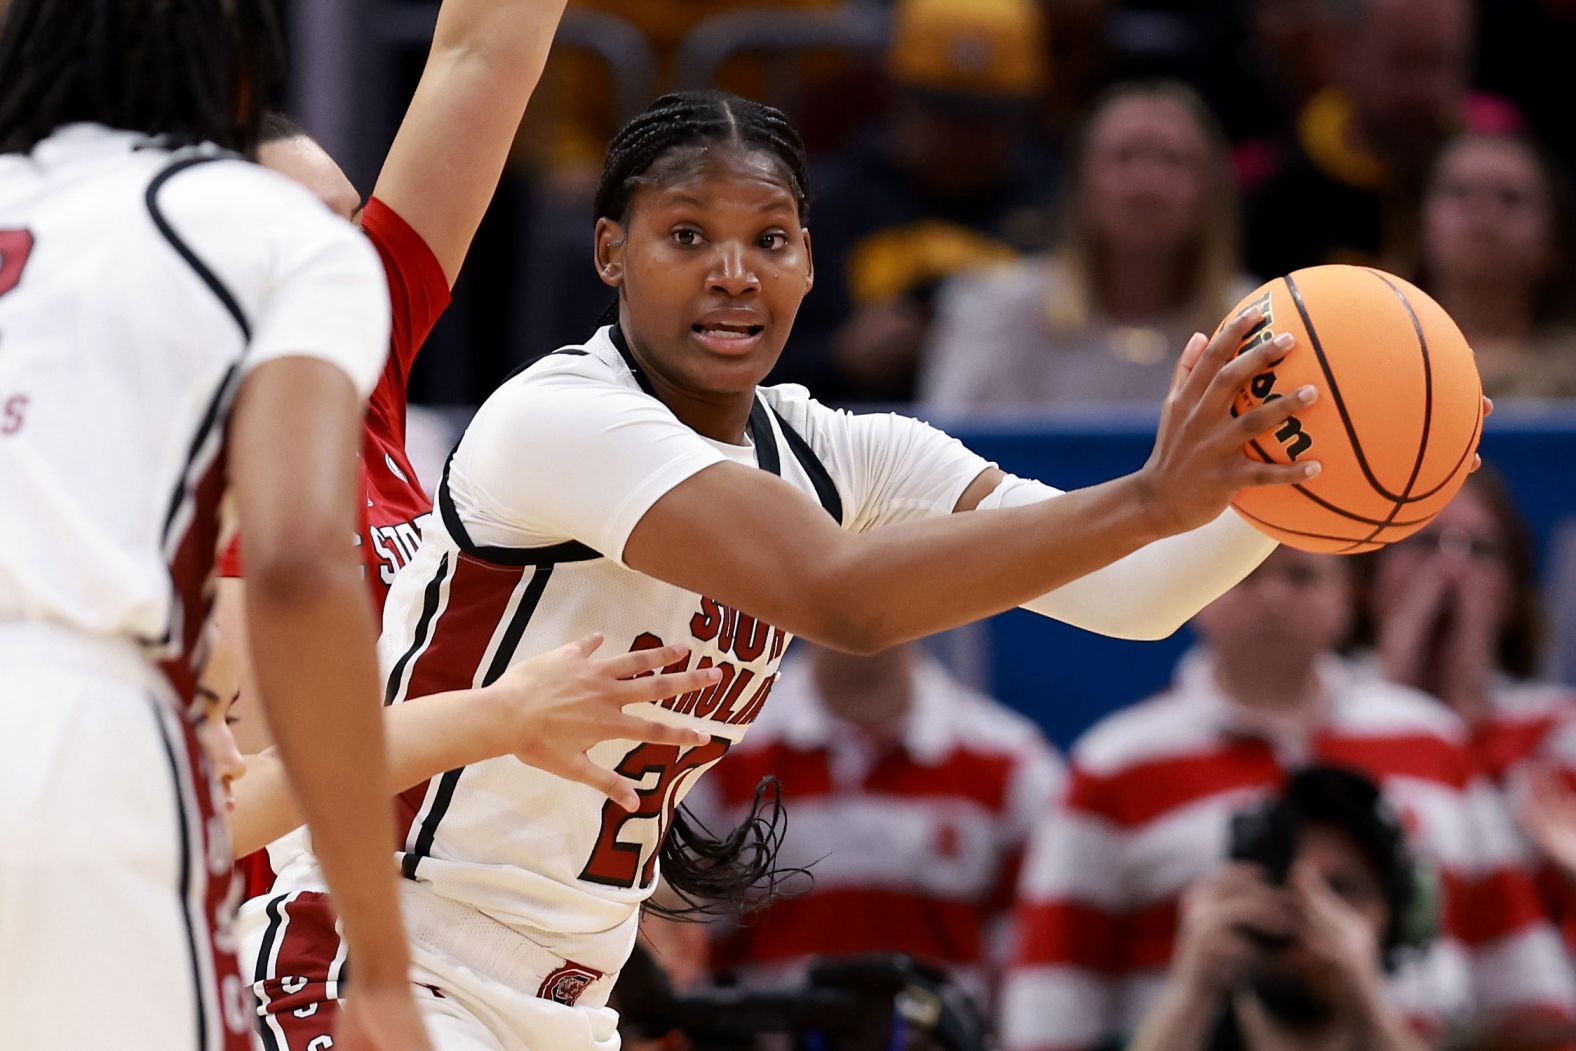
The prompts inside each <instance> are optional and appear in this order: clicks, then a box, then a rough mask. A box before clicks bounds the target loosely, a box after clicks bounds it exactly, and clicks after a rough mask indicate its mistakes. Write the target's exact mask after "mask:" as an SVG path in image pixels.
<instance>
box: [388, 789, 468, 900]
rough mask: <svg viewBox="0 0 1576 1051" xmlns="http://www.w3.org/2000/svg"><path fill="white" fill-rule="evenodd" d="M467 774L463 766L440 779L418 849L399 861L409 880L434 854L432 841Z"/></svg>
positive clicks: (417, 844)
mask: <svg viewBox="0 0 1576 1051" xmlns="http://www.w3.org/2000/svg"><path fill="white" fill-rule="evenodd" d="M464 772H465V768H464V767H463V766H462V767H460V768H459V769H458V770H450V771H449V772H448V773H446V774H444V775H443V776H442V777H440V778H439V779H438V791H437V793H436V794H435V795H434V796H433V797H432V809H431V810H429V811H427V817H426V819H425V820H423V821H422V823H421V834H420V835H418V836H417V837H416V848H415V849H414V850H408V851H406V852H405V853H404V855H403V856H401V857H400V859H399V872H400V875H401V876H404V877H405V878H406V879H408V880H414V879H415V878H416V866H418V865H420V864H421V859H422V858H424V857H426V856H427V855H429V854H431V853H432V841H433V840H434V839H436V838H437V837H438V825H439V824H440V823H442V821H443V818H444V815H446V814H447V813H448V812H449V804H450V803H451V802H453V801H454V790H455V788H457V787H458V786H459V783H460V775H461V774H462V773H464Z"/></svg>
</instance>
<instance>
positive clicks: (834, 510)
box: [772, 409, 843, 525]
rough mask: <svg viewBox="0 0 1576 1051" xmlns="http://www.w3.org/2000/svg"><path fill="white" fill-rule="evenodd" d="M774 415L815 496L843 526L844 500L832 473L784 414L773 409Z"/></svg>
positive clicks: (827, 511)
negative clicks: (784, 417)
mask: <svg viewBox="0 0 1576 1051" xmlns="http://www.w3.org/2000/svg"><path fill="white" fill-rule="evenodd" d="M772 415H773V416H776V417H777V425H778V426H779V427H781V428H782V431H783V438H784V440H786V441H787V442H788V448H789V449H790V450H792V451H793V455H794V459H796V460H798V461H799V466H800V467H803V468H804V473H805V474H807V475H809V476H810V484H811V485H813V486H815V495H816V496H817V497H819V498H820V500H821V506H822V507H824V508H826V513H827V514H829V515H831V516H832V519H833V521H835V522H836V523H837V524H838V525H842V524H843V498H842V496H840V495H839V494H838V492H837V483H836V482H834V481H833V480H832V473H831V472H830V471H828V470H827V469H826V465H825V464H823V463H822V462H821V459H820V457H818V456H816V455H815V450H814V449H812V448H810V443H809V442H807V441H805V440H804V438H803V437H801V436H800V434H799V432H798V431H796V430H794V429H793V428H792V427H790V426H789V425H788V421H787V420H785V419H783V414H782V413H780V412H778V411H777V410H776V409H773V410H772Z"/></svg>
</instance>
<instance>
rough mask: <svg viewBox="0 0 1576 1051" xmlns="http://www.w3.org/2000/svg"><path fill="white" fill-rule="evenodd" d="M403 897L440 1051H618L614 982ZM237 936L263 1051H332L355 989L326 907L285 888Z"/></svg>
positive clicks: (495, 926)
mask: <svg viewBox="0 0 1576 1051" xmlns="http://www.w3.org/2000/svg"><path fill="white" fill-rule="evenodd" d="M401 891H402V898H403V904H404V911H405V918H406V923H407V925H408V927H409V931H410V935H411V983H412V985H413V986H414V992H415V994H416V1006H417V1007H418V1008H419V1010H420V1011H421V1014H422V1017H423V1018H424V1019H425V1020H426V1023H427V1030H428V1032H429V1033H430V1034H431V1036H432V1042H433V1047H434V1048H435V1049H436V1051H618V1046H619V1039H618V1014H617V1012H615V1011H613V1010H612V1009H611V1008H609V1007H607V1006H605V1005H606V1001H607V992H608V989H609V988H610V987H611V986H612V983H613V978H614V977H616V976H612V975H608V976H598V977H596V978H593V977H592V974H594V972H585V973H578V972H577V971H576V968H575V966H574V965H573V964H571V963H569V962H568V961H564V960H561V959H556V958H554V957H552V956H551V955H550V954H549V953H547V951H546V950H543V949H540V948H539V947H537V946H535V945H534V943H532V942H530V941H529V940H527V939H525V938H524V937H523V936H521V935H519V934H517V933H515V932H514V931H513V930H511V929H509V928H508V927H505V926H504V925H503V924H500V923H498V922H496V921H494V920H492V919H489V918H488V917H486V916H483V915H482V914H481V913H479V912H477V911H476V910H474V909H471V908H469V907H468V906H465V905H460V904H457V903H455V902H451V901H448V900H446V899H443V898H440V897H438V896H437V895H436V894H433V893H432V892H431V891H430V890H428V889H427V888H426V887H424V886H422V885H420V884H418V883H411V882H402V883H401ZM238 932H239V937H240V943H241V959H242V961H243V965H244V966H245V967H247V968H248V969H249V970H250V971H251V975H250V976H251V977H252V978H253V979H254V985H253V990H254V991H255V992H256V994H257V998H258V1001H259V1004H260V1006H259V1008H258V1011H259V1013H260V1015H261V1025H260V1031H261V1035H262V1045H263V1048H264V1051H323V1049H326V1048H328V1047H330V1046H331V1045H330V1044H329V1043H327V1042H326V1041H325V1038H326V1037H327V1036H328V1035H329V1034H330V1033H332V1032H333V1028H334V1025H335V1024H336V1023H337V1021H338V1018H339V1007H340V1004H341V1002H342V1001H343V1000H344V999H345V998H348V997H350V996H354V995H355V990H354V983H353V979H352V978H351V976H350V971H351V970H352V969H353V968H352V967H351V966H350V964H349V961H347V960H346V958H345V949H344V943H343V942H341V941H340V938H339V932H338V929H337V923H336V920H335V918H334V913H333V910H332V908H330V906H329V903H328V899H327V897H326V896H325V895H324V894H322V893H321V892H319V891H314V890H287V889H286V888H285V887H282V886H281V887H279V888H276V893H274V894H271V895H269V896H267V897H262V898H253V899H252V900H251V901H248V902H247V903H246V904H245V905H243V906H242V907H241V919H240V924H239V927H238ZM555 997H556V999H555ZM565 999H567V1000H569V1001H570V1002H569V1003H564V1002H559V1001H562V1000H565Z"/></svg>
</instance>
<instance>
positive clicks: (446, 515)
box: [438, 445, 602, 566]
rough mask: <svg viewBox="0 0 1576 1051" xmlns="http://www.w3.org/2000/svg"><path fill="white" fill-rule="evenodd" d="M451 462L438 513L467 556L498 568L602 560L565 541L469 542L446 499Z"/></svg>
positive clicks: (575, 542)
mask: <svg viewBox="0 0 1576 1051" xmlns="http://www.w3.org/2000/svg"><path fill="white" fill-rule="evenodd" d="M454 450H455V452H458V451H459V446H457V445H456V446H455V447H454ZM453 462H454V453H453V452H451V453H449V458H448V459H447V460H445V461H444V464H443V478H442V479H441V480H440V481H439V482H438V513H439V514H441V515H443V525H444V528H446V529H447V530H448V531H449V536H451V537H453V538H454V543H455V544H456V545H457V546H458V547H459V549H460V550H461V551H463V552H465V553H466V554H467V555H470V556H471V557H473V558H479V559H481V560H482V561H484V562H491V563H493V564H494V565H499V566H545V565H552V564H555V563H558V562H594V561H596V560H597V559H599V558H601V557H602V553H601V552H600V551H598V550H597V549H596V548H594V547H590V546H588V545H586V544H582V543H581V542H580V541H578V540H566V541H564V542H563V543H562V544H549V545H548V546H546V547H483V546H481V545H479V544H477V543H476V542H475V541H473V540H472V539H471V534H470V532H469V531H467V530H466V528H465V523H464V522H462V521H461V520H460V511H459V508H457V507H455V506H454V497H453V496H451V495H449V465H450V464H451V463H453Z"/></svg>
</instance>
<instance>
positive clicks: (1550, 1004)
mask: <svg viewBox="0 0 1576 1051" xmlns="http://www.w3.org/2000/svg"><path fill="white" fill-rule="evenodd" d="M1353 570H1354V567H1353V565H1352V561H1351V560H1350V559H1342V558H1335V557H1331V556H1328V555H1315V554H1309V553H1307V552H1303V551H1296V550H1293V549H1290V548H1284V547H1283V548H1280V549H1278V550H1276V551H1275V552H1274V553H1273V554H1272V555H1271V556H1270V557H1269V558H1268V559H1267V560H1266V561H1265V562H1264V564H1263V565H1262V566H1260V567H1259V569H1257V570H1256V571H1255V572H1254V573H1253V574H1251V575H1250V576H1249V577H1248V578H1247V579H1246V580H1245V581H1243V583H1242V584H1240V585H1238V586H1237V587H1236V588H1234V589H1233V590H1232V591H1230V592H1228V593H1227V594H1226V595H1224V596H1223V597H1222V598H1220V599H1219V600H1218V601H1216V602H1215V603H1214V604H1212V605H1211V606H1209V607H1208V608H1207V609H1206V610H1204V611H1203V612H1202V613H1200V614H1199V615H1198V616H1197V617H1196V618H1195V619H1194V621H1193V624H1194V627H1195V628H1196V629H1197V632H1198V635H1199V638H1200V641H1201V642H1202V643H1203V645H1202V647H1201V648H1200V649H1199V650H1198V651H1196V652H1194V653H1193V654H1191V655H1189V656H1188V657H1187V658H1186V659H1185V660H1184V661H1183V662H1182V665H1181V666H1180V667H1179V668H1178V669H1177V672H1176V676H1175V680H1174V683H1173V685H1172V686H1171V688H1170V689H1169V690H1167V691H1165V692H1164V693H1162V694H1160V695H1158V696H1156V697H1154V698H1151V699H1149V700H1147V701H1145V702H1143V703H1141V704H1138V705H1134V706H1131V707H1128V708H1126V709H1123V710H1122V711H1119V712H1116V713H1115V714H1113V715H1111V716H1109V717H1107V718H1106V719H1104V720H1102V721H1101V722H1100V723H1099V724H1097V725H1096V726H1095V727H1093V728H1092V729H1091V730H1090V731H1089V732H1088V733H1086V734H1085V735H1084V737H1083V738H1082V739H1081V740H1079V741H1078V742H1077V743H1076V744H1075V745H1074V747H1073V749H1072V752H1071V754H1070V756H1069V764H1068V768H1069V772H1068V789H1067V792H1066V793H1065V795H1064V796H1063V798H1062V800H1061V802H1060V804H1059V805H1058V806H1057V807H1056V808H1054V810H1053V811H1052V812H1050V813H1048V814H1047V815H1046V816H1045V817H1044V818H1043V819H1042V820H1041V821H1040V823H1039V826H1038V828H1037V830H1036V832H1035V834H1034V836H1033V837H1032V838H1031V842H1030V847H1029V853H1028V856H1027V859H1026V861H1025V864H1024V874H1023V878H1022V880H1021V881H1020V884H1019V891H1018V907H1017V913H1016V918H1017V923H1018V928H1019V930H1018V949H1017V953H1016V958H1015V962H1014V964H1013V966H1012V968H1011V969H1010V971H1009V973H1008V977H1007V981H1006V983H1005V988H1004V992H1003V996H1002V1006H1001V1026H1002V1037H1003V1044H1004V1045H1005V1046H1006V1047H1007V1048H1008V1051H1072V1049H1089V1048H1096V1047H1104V1046H1110V1045H1112V1043H1113V1042H1115V1043H1116V1044H1118V1045H1119V1044H1120V1042H1121V1041H1123V1040H1125V1039H1127V1038H1130V1036H1131V1034H1133V1033H1136V1032H1138V1030H1139V1029H1140V1028H1141V1027H1142V1026H1143V1024H1144V1022H1145V1021H1146V1020H1147V1019H1148V1018H1150V1017H1151V1015H1152V1014H1153V1013H1154V1012H1155V1011H1156V1010H1157V1005H1158V1004H1159V1002H1160V1000H1161V997H1162V995H1163V993H1164V990H1166V989H1167V987H1168V985H1169V984H1170V983H1171V981H1172V974H1171V969H1172V967H1173V965H1174V964H1175V963H1176V961H1177V959H1178V955H1179V953H1180V952H1181V949H1182V943H1183V941H1184V935H1186V936H1187V937H1189V938H1192V939H1193V940H1194V941H1195V942H1196V940H1197V936H1198V934H1197V930H1196V927H1197V926H1198V924H1199V923H1202V922H1203V920H1202V919H1199V918H1197V917H1198V915H1199V910H1200V909H1206V908H1207V907H1206V906H1205V905H1204V904H1201V903H1200V902H1199V901H1198V899H1199V898H1200V897H1202V898H1203V899H1204V900H1205V901H1210V900H1213V899H1212V898H1211V897H1210V896H1209V895H1208V893H1207V892H1206V891H1197V892H1196V893H1193V894H1192V897H1191V898H1190V899H1189V900H1190V902H1191V905H1190V906H1189V907H1188V908H1186V909H1185V908H1184V905H1183V901H1184V898H1185V897H1188V895H1189V894H1190V891H1189V888H1191V887H1193V886H1194V884H1195V883H1196V882H1197V881H1198V880H1199V879H1200V878H1202V877H1206V876H1208V875H1209V874H1210V873H1213V872H1215V870H1217V869H1218V868H1219V866H1220V859H1221V857H1222V856H1223V855H1225V854H1226V853H1227V844H1228V841H1229V836H1230V829H1231V823H1232V822H1231V819H1232V815H1233V814H1235V813H1236V812H1238V811H1239V810H1241V809H1242V807H1243V806H1244V805H1245V804H1247V803H1250V802H1252V801H1253V800H1255V799H1261V798H1265V797H1268V796H1271V795H1274V794H1275V793H1276V792H1277V791H1278V789H1279V786H1280V785H1281V784H1282V783H1283V782H1284V781H1285V779H1286V778H1287V776H1288V774H1289V773H1290V772H1292V771H1295V770H1298V769H1301V768H1302V767H1304V766H1307V765H1309V764H1310V763H1324V764H1331V765H1338V766H1342V767H1347V768H1351V769H1356V770H1360V771H1362V772H1363V773H1364V774H1365V775H1366V776H1367V777H1369V778H1371V779H1372V780H1373V782H1374V783H1376V784H1378V785H1380V786H1381V787H1382V788H1383V791H1384V795H1385V798H1386V799H1387V800H1388V801H1389V803H1390V804H1391V805H1393V806H1394V807H1395V808H1396V809H1397V811H1398V812H1400V813H1403V814H1405V815H1406V818H1407V822H1408V824H1407V828H1408V830H1409V832H1410V833H1411V839H1412V841H1413V843H1414V845H1415V847H1416V850H1417V852H1418V854H1419V855H1420V856H1422V857H1424V858H1426V859H1427V860H1428V862H1429V863H1430V865H1432V866H1433V867H1434V868H1435V869H1436V870H1437V871H1438V873H1439V877H1440V880H1439V881H1440V902H1441V909H1440V912H1441V923H1440V930H1439V934H1438V937H1437V938H1435V939H1434V941H1433V943H1432V944H1431V945H1430V946H1429V948H1428V949H1427V950H1424V951H1420V952H1418V953H1415V954H1406V958H1404V959H1401V960H1399V961H1398V964H1399V966H1398V967H1397V970H1396V974H1395V975H1394V976H1393V978H1392V979H1391V980H1388V981H1386V982H1385V983H1384V987H1385V996H1386V999H1387V1000H1388V1001H1389V1002H1390V1003H1391V1004H1392V1005H1394V1008H1395V1009H1396V1010H1398V1011H1399V1012H1401V1013H1402V1014H1403V1016H1404V1017H1405V1018H1406V1019H1407V1020H1408V1022H1409V1023H1413V1024H1417V1025H1420V1026H1422V1027H1424V1029H1425V1030H1426V1031H1427V1032H1428V1033H1429V1034H1430V1035H1433V1034H1439V1033H1443V1032H1446V1031H1450V1032H1452V1033H1455V1032H1458V1031H1470V1032H1473V1033H1477V1032H1481V1033H1483V1034H1484V1035H1485V1039H1498V1038H1499V1037H1500V1036H1503V1035H1506V1034H1518V1033H1521V1032H1524V1031H1526V1030H1527V1029H1528V1028H1529V1027H1535V1026H1537V1027H1541V1026H1545V1025H1552V1026H1554V1027H1559V1026H1564V1025H1568V1024H1569V1023H1570V1021H1571V1019H1572V1017H1573V1013H1576V1012H1573V1009H1576V983H1573V980H1572V972H1571V966H1570V961H1569V959H1568V958H1567V956H1566V954H1565V950H1564V947H1563V946H1562V944H1561V943H1560V939H1559V936H1558V933H1557V932H1556V930H1555V929H1554V927H1553V926H1552V925H1551V923H1550V922H1549V917H1548V915H1547V911H1546V906H1545V905H1544V903H1543V902H1542V901H1541V900H1540V899H1539V896H1538V893H1537V890H1536V888H1535V887H1534V884H1533V880H1532V875H1531V867H1532V858H1531V857H1530V854H1529V852H1528V851H1527V849H1526V847H1525V845H1524V844H1522V843H1521V842H1520V841H1519V839H1518V837H1517V836H1516V833H1515V829H1514V826H1513V824H1512V821H1511V818H1510V814H1509V812H1508V810H1507V808H1506V806H1505V801H1504V800H1503V798H1502V797H1501V796H1500V794H1499V793H1498V791H1497V790H1496V789H1495V788H1494V787H1493V786H1492V784H1491V783H1490V782H1489V781H1488V779H1487V778H1486V777H1484V776H1483V774H1482V773H1481V771H1480V769H1479V767H1478V766H1477V763H1476V762H1475V759H1474V756H1473V753H1472V751H1471V748H1470V731H1469V729H1468V727H1467V726H1466V724H1465V723H1464V722H1463V721H1462V720H1461V719H1460V718H1459V717H1458V716H1457V715H1455V714H1454V713H1452V712H1451V711H1449V710H1448V709H1446V708H1445V706H1443V705H1441V704H1439V703H1438V702H1437V701H1436V700H1434V699H1433V698H1431V697H1429V696H1428V695H1426V694H1423V693H1421V692H1419V691H1417V690H1414V689H1411V688H1408V687H1406V686H1403V685H1400V684H1397V683H1392V682H1388V681H1386V680H1384V679H1383V678H1381V677H1380V676H1377V675H1374V674H1371V673H1368V672H1365V671H1364V670H1362V669H1361V668H1359V667H1357V666H1354V665H1353V664H1352V662H1350V661H1347V660H1344V659H1342V658H1341V657H1340V656H1339V655H1338V654H1337V653H1336V652H1335V650H1336V648H1337V647H1338V646H1339V645H1340V643H1341V642H1342V640H1343V639H1345V638H1346V636H1347V635H1348V633H1349V630H1350V627H1351V623H1352V614H1353V603H1352V598H1353V583H1354V581H1353ZM1294 853H1295V852H1294V851H1292V850H1290V849H1288V850H1287V851H1286V852H1285V853H1284V854H1283V855H1282V856H1292V855H1294ZM1292 869H1293V865H1292V864H1291V863H1290V862H1288V863H1287V864H1286V865H1285V871H1286V872H1287V873H1288V875H1289V874H1290V872H1291V871H1292ZM1222 878H1224V877H1222ZM1289 885H1290V886H1291V887H1293V888H1295V887H1296V885H1297V884H1296V883H1295V882H1292V883H1290V884H1289ZM1228 889H1229V888H1228ZM1220 893H1221V894H1224V891H1221V892H1220ZM1303 893H1304V896H1305V897H1306V896H1307V895H1308V894H1309V893H1310V892H1309V891H1307V890H1305V891H1304V892H1303ZM1265 897H1268V898H1270V899H1272V900H1274V901H1277V902H1279V906H1278V908H1279V909H1280V910H1281V911H1283V912H1284V913H1285V914H1286V915H1285V916H1284V917H1283V919H1282V922H1283V923H1284V924H1286V925H1287V926H1291V927H1294V926H1295V922H1294V921H1295V920H1296V918H1297V916H1298V915H1299V911H1298V910H1299V906H1298V905H1297V896H1296V892H1295V889H1293V890H1291V891H1287V892H1285V893H1284V894H1281V895H1279V896H1276V895H1265ZM1312 900H1313V901H1317V900H1318V899H1317V898H1313V899H1312ZM1326 904H1328V903H1326ZM1243 907H1244V908H1246V907H1248V906H1243ZM1311 909H1312V905H1311V904H1309V903H1306V902H1305V903H1304V904H1303V905H1302V906H1301V911H1302V912H1304V913H1306V912H1308V911H1310V910H1311ZM1325 911H1326V912H1328V911H1330V910H1325ZM1336 911H1338V910H1336ZM1188 913H1191V914H1193V915H1194V917H1195V918H1194V920H1193V921H1192V927H1193V928H1194V929H1191V930H1187V931H1184V930H1183V927H1184V922H1183V917H1184V915H1186V914H1188ZM1331 926H1332V929H1335V930H1339V929H1341V927H1340V925H1331ZM1208 944H1209V940H1208V939H1206V946H1207V945H1208ZM1414 957H1415V958H1414ZM1331 968H1332V969H1331V970H1330V974H1332V975H1335V974H1348V975H1350V974H1352V973H1354V972H1353V970H1352V967H1351V966H1349V965H1348V966H1345V967H1338V966H1334V965H1333V964H1332V965H1331ZM1262 970H1263V968H1260V967H1257V966H1255V968H1254V973H1255V974H1257V973H1259V972H1260V971H1262ZM1369 977H1370V979H1372V976H1371V975H1370V976H1369ZM1370 991H1371V989H1370ZM1354 997H1355V994H1352V995H1350V996H1347V997H1345V998H1343V1002H1349V1001H1352V1000H1353V999H1354Z"/></svg>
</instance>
